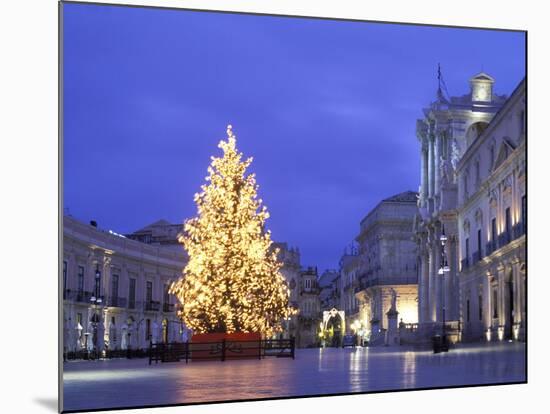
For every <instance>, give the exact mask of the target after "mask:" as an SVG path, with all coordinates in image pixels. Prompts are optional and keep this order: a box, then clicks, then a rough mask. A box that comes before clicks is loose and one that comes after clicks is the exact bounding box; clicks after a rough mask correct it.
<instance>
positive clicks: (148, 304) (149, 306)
mask: <svg viewBox="0 0 550 414" xmlns="http://www.w3.org/2000/svg"><path fill="white" fill-rule="evenodd" d="M143 309H144V310H146V311H153V312H158V311H159V310H160V302H157V301H154V300H150V301H145V302H144V306H143Z"/></svg>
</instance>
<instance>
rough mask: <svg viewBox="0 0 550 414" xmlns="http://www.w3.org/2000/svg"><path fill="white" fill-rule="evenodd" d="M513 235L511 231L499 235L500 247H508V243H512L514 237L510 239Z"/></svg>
mask: <svg viewBox="0 0 550 414" xmlns="http://www.w3.org/2000/svg"><path fill="white" fill-rule="evenodd" d="M510 236H511V234H510V232H509V231H505V232H504V233H501V234H499V235H498V247H503V246H506V245H507V244H508V243H510V242H511V241H512V237H510Z"/></svg>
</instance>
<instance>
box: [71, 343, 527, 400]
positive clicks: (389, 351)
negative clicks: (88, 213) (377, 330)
mask: <svg viewBox="0 0 550 414" xmlns="http://www.w3.org/2000/svg"><path fill="white" fill-rule="evenodd" d="M525 352H526V345H525V344H524V343H517V342H515V343H506V342H505V343H498V344H475V345H461V346H459V347H457V348H454V349H451V351H450V352H449V353H442V354H433V353H432V352H431V351H430V350H414V349H411V348H409V349H407V348H403V347H395V348H393V347H388V348H385V347H377V348H356V349H352V348H346V349H340V348H338V349H333V348H326V349H316V348H315V349H298V350H297V351H296V359H295V360H292V359H287V358H266V359H263V360H261V361H259V360H241V361H226V362H220V361H204V362H190V363H189V364H187V365H186V364H185V362H179V363H164V364H162V363H159V364H157V365H155V364H154V363H153V365H151V366H149V365H148V360H146V359H133V360H126V359H120V360H107V361H73V362H66V363H64V365H63V368H64V373H63V379H64V410H84V409H97V408H107V407H128V406H144V405H145V406H147V405H163V404H182V403H192V402H205V401H226V400H242V399H261V398H272V397H283V396H300V395H318V394H338V393H354V392H369V391H382V390H400V389H412V388H425V387H445V386H457V385H467V384H491V383H506V382H521V381H525V380H526V376H525Z"/></svg>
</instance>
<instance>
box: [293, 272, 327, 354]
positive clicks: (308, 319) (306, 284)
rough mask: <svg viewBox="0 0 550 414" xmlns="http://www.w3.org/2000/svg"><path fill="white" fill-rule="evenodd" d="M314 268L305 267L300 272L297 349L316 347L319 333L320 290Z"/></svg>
mask: <svg viewBox="0 0 550 414" xmlns="http://www.w3.org/2000/svg"><path fill="white" fill-rule="evenodd" d="M317 279H318V274H317V268H316V267H307V268H305V269H302V270H301V272H300V283H299V296H298V305H299V313H298V317H297V321H298V326H297V329H296V343H297V346H299V347H309V346H317V345H318V344H319V339H318V334H319V331H320V324H321V321H322V318H321V309H320V303H319V293H320V288H319V284H318V281H317Z"/></svg>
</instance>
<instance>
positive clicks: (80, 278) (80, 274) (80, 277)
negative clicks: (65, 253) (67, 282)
mask: <svg viewBox="0 0 550 414" xmlns="http://www.w3.org/2000/svg"><path fill="white" fill-rule="evenodd" d="M82 292H84V266H78V293H80V294H82Z"/></svg>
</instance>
